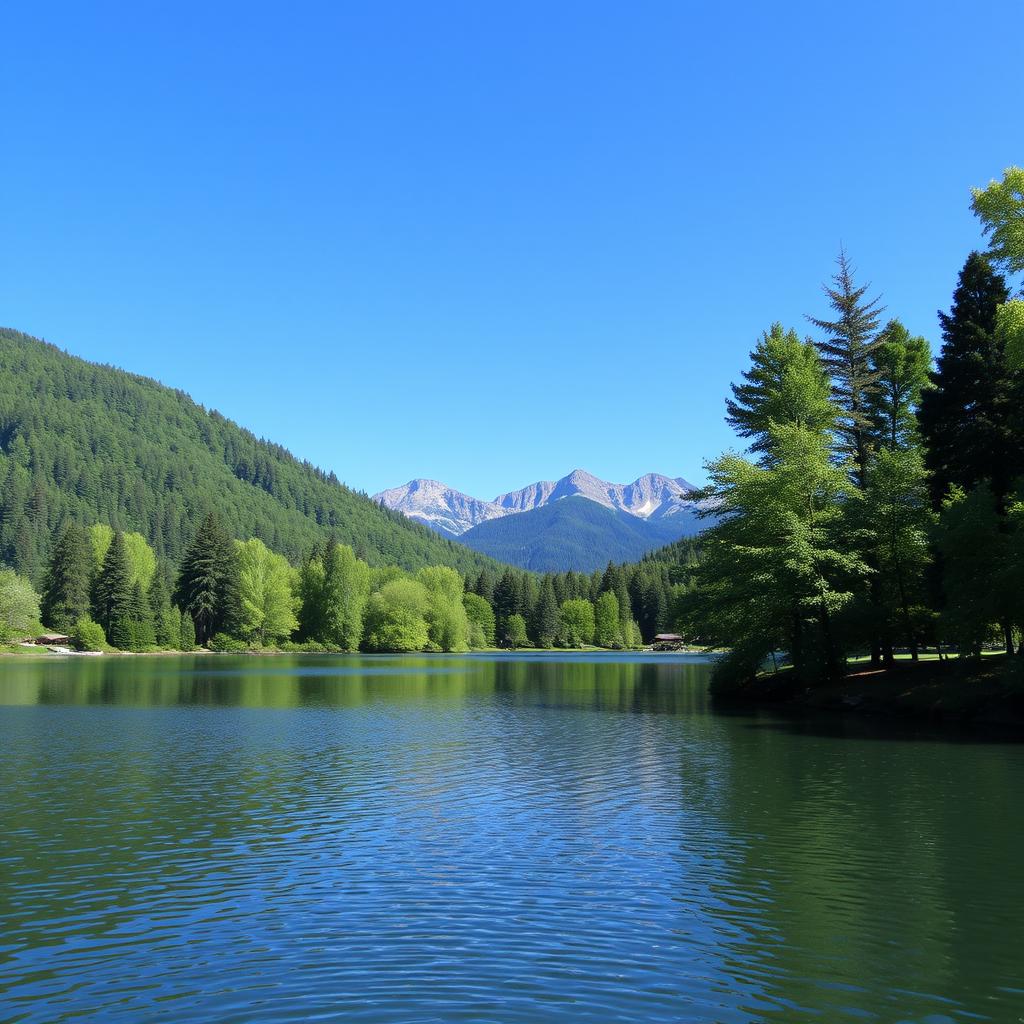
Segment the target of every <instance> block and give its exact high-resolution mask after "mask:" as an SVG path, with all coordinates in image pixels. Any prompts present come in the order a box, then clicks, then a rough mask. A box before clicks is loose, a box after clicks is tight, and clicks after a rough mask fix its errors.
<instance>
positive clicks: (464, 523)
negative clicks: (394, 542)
mask: <svg viewBox="0 0 1024 1024" xmlns="http://www.w3.org/2000/svg"><path fill="white" fill-rule="evenodd" d="M694 490H695V488H694V486H693V485H692V484H690V483H689V482H688V481H687V480H685V479H684V478H683V477H668V476H665V475H663V474H661V473H645V474H643V475H642V476H639V477H637V478H636V479H635V480H633V481H632V482H631V483H628V484H617V483H612V482H610V481H607V480H602V479H601V478H600V477H596V476H594V475H593V474H592V473H589V472H587V471H586V470H584V469H574V470H572V471H571V472H570V473H567V474H566V475H565V476H564V477H561V478H560V479H558V480H538V481H536V482H534V483H532V484H527V485H526V486H525V487H522V488H519V489H518V490H514V491H507V492H505V493H503V494H499V495H498V496H497V497H496V498H495V499H494V500H493V501H487V500H485V499H482V498H475V497H473V496H471V495H468V494H465V493H463V492H462V491H458V490H456V489H455V488H454V487H450V486H448V485H447V484H444V483H442V482H441V481H438V480H430V479H427V478H423V477H418V478H415V479H413V480H410V481H409V482H408V483H406V484H403V485H401V486H399V487H391V488H388V489H386V490H383V491H379V492H378V493H377V494H375V495H373V500H374V501H377V502H379V503H380V504H382V505H384V506H385V507H386V508H390V509H392V510H393V511H397V512H401V513H402V514H403V515H405V516H408V517H409V518H410V519H414V520H416V521H418V522H421V523H424V524H425V525H427V526H430V527H431V528H432V529H435V530H437V531H438V532H439V533H442V534H443V535H445V536H448V537H454V538H458V537H460V536H462V535H463V534H465V533H466V532H468V531H469V530H471V529H473V528H475V527H477V526H479V525H481V524H482V523H485V522H489V521H490V520H493V519H499V518H501V517H503V516H507V515H516V514H521V513H523V512H528V511H531V510H533V509H536V508H541V507H544V506H546V505H550V504H551V503H553V502H555V501H561V500H562V499H564V498H568V497H573V496H579V497H582V498H585V499H587V500H588V501H592V502H594V503H595V504H597V505H601V506H603V507H604V508H608V509H612V510H615V511H619V512H624V513H626V514H627V515H630V516H633V517H635V518H637V519H642V520H647V519H651V520H657V519H664V518H668V517H671V516H675V515H678V514H679V513H681V512H686V511H689V510H691V506H692V503H690V502H688V498H687V496H688V495H689V494H690V493H691V492H692V491H694Z"/></svg>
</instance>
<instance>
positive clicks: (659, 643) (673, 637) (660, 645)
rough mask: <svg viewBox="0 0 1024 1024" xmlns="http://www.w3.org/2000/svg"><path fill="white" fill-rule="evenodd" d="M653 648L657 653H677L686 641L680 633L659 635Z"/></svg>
mask: <svg viewBox="0 0 1024 1024" xmlns="http://www.w3.org/2000/svg"><path fill="white" fill-rule="evenodd" d="M652 646H653V647H654V649H655V650H656V651H675V650H678V649H679V648H680V647H683V646H684V641H683V638H682V637H681V636H680V635H679V634H678V633H659V634H658V635H657V636H656V637H655V638H654V643H653V644H652Z"/></svg>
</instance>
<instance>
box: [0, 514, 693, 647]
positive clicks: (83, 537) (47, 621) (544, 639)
mask: <svg viewBox="0 0 1024 1024" xmlns="http://www.w3.org/2000/svg"><path fill="white" fill-rule="evenodd" d="M697 551H698V549H697V546H696V543H695V542H680V543H679V544H677V545H674V546H673V548H672V549H671V551H667V552H666V553H665V555H664V557H660V558H658V557H651V558H648V559H645V560H644V561H643V562H642V563H640V564H637V565H613V564H609V565H608V567H607V568H606V569H605V570H604V571H603V572H595V573H593V574H590V575H586V574H581V573H575V572H566V573H554V574H548V575H545V576H536V575H533V574H531V573H528V572H524V571H522V570H516V569H512V568H507V569H504V570H501V571H496V570H495V569H492V568H491V567H490V566H484V567H483V568H482V569H481V570H480V571H479V572H477V573H473V574H470V575H469V577H468V579H467V578H464V577H463V576H462V575H461V574H460V573H459V572H458V571H457V570H455V569H453V568H452V567H451V566H440V565H434V566H424V567H422V568H420V569H418V570H416V571H413V572H410V571H408V570H405V569H402V568H400V567H398V566H370V565H369V564H368V563H367V562H365V561H364V560H363V559H361V558H359V557H357V555H356V554H355V552H354V550H353V549H352V547H351V546H349V545H344V544H339V543H337V541H335V540H334V539H333V538H329V539H328V540H327V541H326V542H324V543H323V544H316V545H314V547H313V548H312V549H311V551H310V552H309V554H308V555H307V557H305V558H304V559H302V560H301V561H300V562H299V564H298V565H292V564H291V563H289V561H288V560H287V559H286V558H285V557H284V556H283V555H282V554H280V553H278V552H274V551H272V550H271V549H270V548H268V547H267V546H266V544H264V543H263V541H261V540H260V539H258V538H251V539H249V540H245V541H239V540H236V539H233V538H232V537H231V535H230V533H229V532H228V531H227V530H226V529H225V528H224V526H223V524H222V523H221V521H220V519H219V518H218V517H217V515H216V514H214V513H209V514H207V515H206V516H205V517H204V519H203V520H202V522H201V523H200V526H199V528H198V529H197V531H196V533H195V535H194V536H193V538H192V539H191V542H190V544H189V545H188V547H187V548H186V550H185V552H184V555H183V557H182V560H181V562H180V564H179V566H177V568H175V569H172V568H171V566H170V565H169V563H168V562H167V561H166V560H163V559H160V558H159V557H158V556H157V554H156V552H155V551H154V550H153V548H152V546H151V545H150V544H149V543H148V542H147V541H146V539H145V537H143V536H142V534H140V533H138V532H131V533H124V532H122V531H120V530H114V529H112V528H111V527H110V526H109V525H107V524H93V525H92V526H90V527H88V528H86V527H83V526H81V525H80V524H78V523H76V522H74V521H67V522H65V524H64V525H63V527H62V528H61V530H60V532H59V533H58V534H57V535H56V537H55V538H54V539H53V542H52V544H51V548H50V551H49V554H48V557H47V561H46V565H45V569H44V572H43V574H42V583H41V593H36V591H35V589H34V587H33V585H32V583H31V581H30V580H28V579H27V578H26V577H24V576H22V575H19V574H17V573H15V572H14V570H12V569H6V570H3V571H0V639H5V640H11V639H19V638H21V637H25V636H29V635H32V634H33V633H34V632H38V631H39V630H40V629H41V628H43V627H44V626H45V627H46V628H48V629H50V630H54V631H57V632H60V633H62V634H67V635H69V636H71V637H72V638H73V642H74V643H75V644H76V645H77V646H78V647H80V648H82V649H87V650H103V649H105V648H108V647H110V648H115V649H120V650H127V651H147V650H158V649H169V650H192V649H194V648H195V647H196V646H208V647H210V648H212V649H216V650H236V649H237V650H242V649H252V648H257V649H260V648H266V647H278V648H285V649H303V650H314V651H315V650H332V651H360V650H361V651H369V652H374V651H394V652H401V651H467V650H471V649H480V648H487V647H494V646H502V647H527V646H536V647H556V646H560V647H569V648H579V647H582V646H589V645H594V646H599V647H607V648H620V649H621V648H634V647H639V646H641V645H642V644H643V643H644V642H645V641H649V640H650V639H652V638H653V636H654V635H655V634H656V633H658V632H659V631H662V630H665V629H667V628H668V627H669V626H670V624H671V623H672V622H673V621H674V620H675V618H676V617H677V615H678V612H679V609H680V607H681V604H682V602H683V601H684V600H685V596H686V594H687V593H688V591H689V589H690V588H691V587H692V583H691V582H690V577H691V573H692V569H693V566H694V565H695V564H696V561H697Z"/></svg>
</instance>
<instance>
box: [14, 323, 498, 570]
mask: <svg viewBox="0 0 1024 1024" xmlns="http://www.w3.org/2000/svg"><path fill="white" fill-rule="evenodd" d="M207 509H213V510H215V511H216V512H218V513H219V515H220V517H221V519H222V521H223V522H224V525H225V526H226V527H227V529H228V530H229V531H230V532H231V533H232V534H234V536H236V537H240V538H245V537H259V538H261V539H262V540H263V541H265V542H266V543H267V544H268V545H269V546H270V547H271V548H273V549H274V550H276V551H279V552H281V553H282V554H284V555H286V556H287V557H288V558H289V559H291V560H292V561H293V562H295V561H298V560H299V559H300V558H302V557H304V556H305V555H306V554H308V552H309V550H310V548H311V547H312V546H313V544H314V543H317V542H322V541H325V540H326V539H327V538H328V537H329V536H331V535H332V534H334V535H335V536H336V537H337V538H338V540H339V541H341V542H343V543H346V544H351V545H352V546H353V547H354V548H355V549H356V551H357V552H358V553H359V554H361V555H362V556H363V557H365V558H366V559H367V560H368V561H370V562H371V563H372V564H378V565H381V564H385V563H390V564H395V565H400V566H403V567H404V568H407V569H415V568H418V567H420V566H423V565H430V564H438V565H451V566H453V567H455V568H457V569H459V570H461V571H463V572H466V571H469V570H473V569H476V570H479V568H481V567H482V566H484V565H485V564H488V562H487V559H485V558H484V557H482V556H481V555H479V554H476V553H475V552H473V551H471V550H470V549H468V548H466V547H464V546H463V545H460V544H455V543H453V542H452V541H450V540H447V539H444V538H443V537H441V536H438V534H437V533H436V532H434V531H432V530H429V529H427V528H426V527H424V526H421V525H419V524H417V523H413V522H411V521H410V520H409V519H407V518H406V517H405V516H403V515H401V514H400V513H397V512H392V511H389V510H388V509H387V508H383V507H382V506H381V505H380V504H379V503H378V502H375V501H372V500H371V499H370V498H368V497H366V495H363V494H359V493H357V492H356V491H353V490H350V489H349V488H347V487H345V486H343V485H342V484H340V483H339V482H338V480H337V478H336V477H335V476H334V474H333V473H330V474H329V473H324V472H323V471H322V470H319V469H317V468H316V467H314V466H312V465H310V464H309V463H308V462H300V461H299V460H298V459H296V458H295V457H294V456H293V455H292V454H291V453H290V452H288V451H287V450H286V449H284V448H282V447H281V446H280V445H276V444H271V443H270V442H268V441H264V440H260V439H258V438H257V437H255V436H254V435H253V434H251V433H250V432H249V431H247V430H243V429H242V428H241V427H239V426H237V425H236V424H235V423H232V422H231V421H230V420H228V419H225V418H224V417H223V416H222V415H220V414H219V413H217V412H213V411H209V412H208V411H207V410H206V409H204V408H203V407H202V406H200V405H197V404H196V403H195V402H193V401H192V399H191V398H189V397H188V395H186V394H185V393H184V392H182V391H176V390H172V389H171V388H167V387H164V386H163V385H161V384H159V383H157V382H156V381H154V380H150V379H148V378H146V377H138V376H135V375H134V374H130V373H126V372H124V371H123V370H118V369H115V368H114V367H111V366H99V365H97V364H95V363H88V362H86V361H85V360H82V359H77V358H75V357H74V356H71V355H68V354H67V353H65V352H62V351H61V350H60V349H58V348H56V347H54V346H53V345H49V344H46V343H45V342H42V341H39V340H38V339H36V338H32V337H30V336H29V335H27V334H21V333H20V332H18V331H13V330H9V329H5V328H0V564H7V565H12V566H13V567H14V568H16V569H18V570H19V571H22V572H25V573H28V574H29V575H30V576H32V578H33V579H35V580H37V581H38V579H39V576H40V573H41V571H42V568H43V565H44V563H45V559H46V557H47V554H48V548H49V544H50V540H51V536H52V534H53V532H54V531H55V530H56V529H57V528H58V527H59V525H60V524H61V522H62V521H63V519H64V518H65V517H72V518H74V519H77V520H78V521H80V522H82V523H86V524H89V523H93V522H106V523H110V524H111V525H113V526H116V527H120V528H122V529H125V530H138V531H139V532H141V533H143V534H144V535H145V536H146V537H147V539H148V540H149V541H150V543H152V544H153V546H154V548H155V550H156V552H157V554H158V555H160V556H163V557H166V558H168V559H170V560H171V561H176V560H177V559H178V558H179V557H180V555H181V553H182V551H183V549H184V547H185V545H186V544H187V543H188V542H189V541H190V539H191V537H192V533H193V531H194V529H195V526H196V524H197V522H198V520H199V519H200V518H201V517H202V515H203V514H204V513H205V511H206V510H207Z"/></svg>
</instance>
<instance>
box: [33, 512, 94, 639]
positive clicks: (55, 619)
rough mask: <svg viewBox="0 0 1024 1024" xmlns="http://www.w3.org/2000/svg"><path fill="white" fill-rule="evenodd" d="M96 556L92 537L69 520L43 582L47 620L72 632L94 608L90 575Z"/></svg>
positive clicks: (50, 623) (54, 548) (59, 627)
mask: <svg viewBox="0 0 1024 1024" xmlns="http://www.w3.org/2000/svg"><path fill="white" fill-rule="evenodd" d="M91 570H92V557H91V553H90V550H89V540H88V537H87V536H86V533H85V531H84V530H83V529H82V527H80V526H79V525H78V524H77V523H72V522H69V523H67V524H66V525H65V527H64V530H63V532H62V533H61V535H60V537H59V538H58V539H57V543H56V544H55V545H54V546H53V554H52V555H51V557H50V564H49V567H48V568H47V570H46V577H45V580H44V582H43V594H42V615H43V622H44V623H46V625H48V626H49V627H50V628H52V629H58V630H61V631H63V632H69V631H70V630H71V629H73V628H74V625H75V623H76V622H77V621H78V620H79V619H81V618H83V617H85V616H87V615H88V614H89V611H90V603H89V577H90V575H91Z"/></svg>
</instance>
